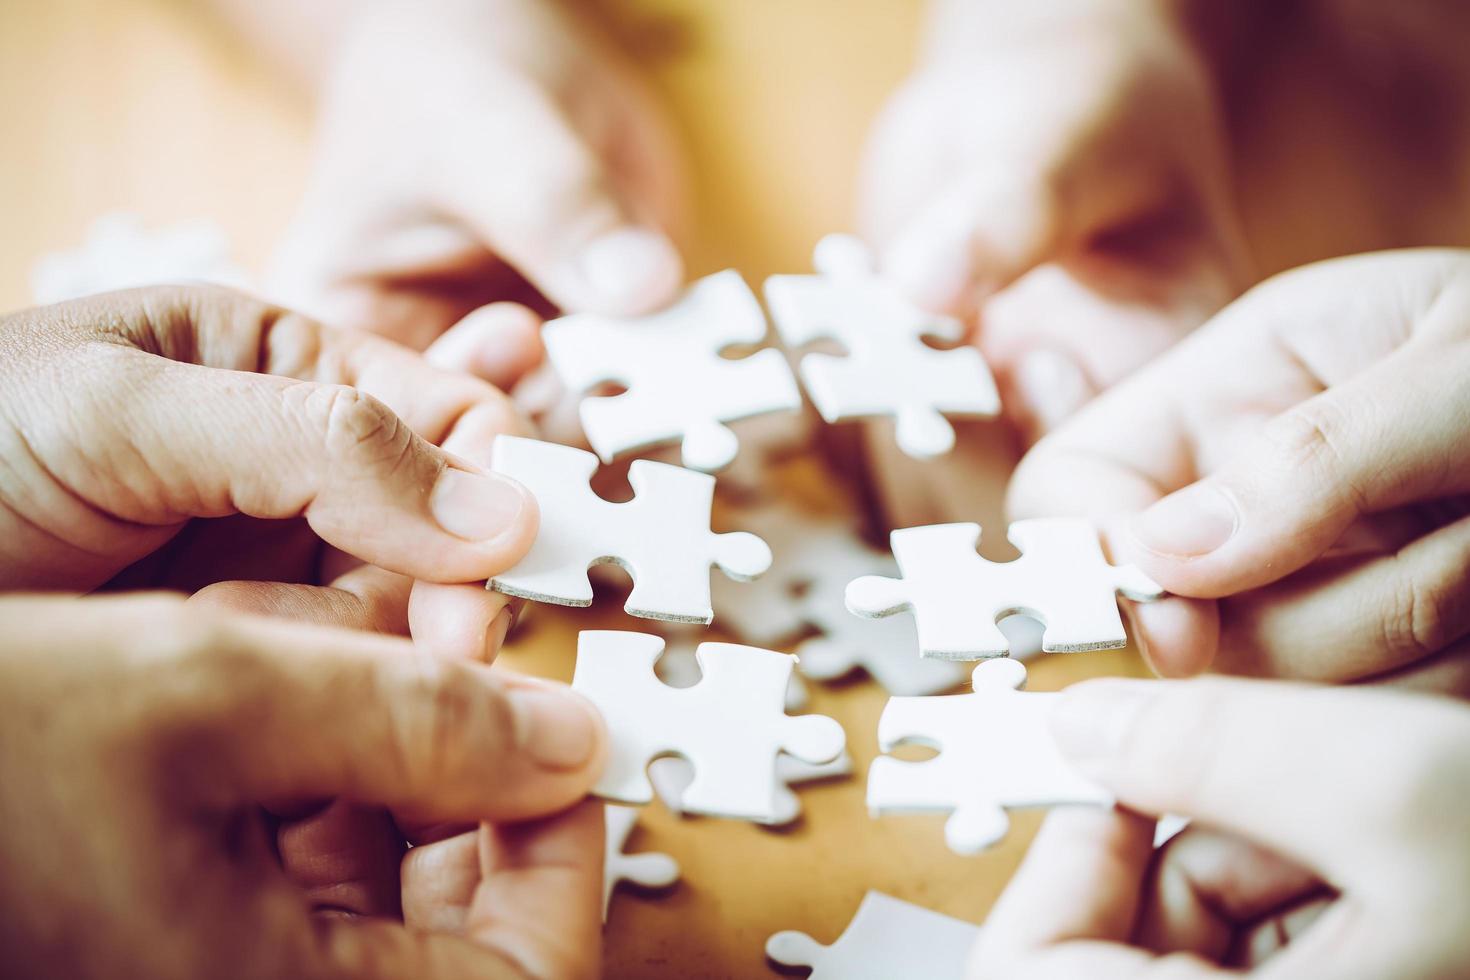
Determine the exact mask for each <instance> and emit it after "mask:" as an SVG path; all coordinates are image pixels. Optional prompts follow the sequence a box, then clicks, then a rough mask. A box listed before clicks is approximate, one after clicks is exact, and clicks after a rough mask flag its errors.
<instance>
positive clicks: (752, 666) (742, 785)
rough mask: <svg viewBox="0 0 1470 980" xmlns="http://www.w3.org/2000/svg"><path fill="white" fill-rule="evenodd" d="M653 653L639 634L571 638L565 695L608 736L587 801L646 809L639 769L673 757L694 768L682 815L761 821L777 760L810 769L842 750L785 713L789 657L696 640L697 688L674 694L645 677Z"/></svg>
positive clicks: (768, 810)
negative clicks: (592, 709)
mask: <svg viewBox="0 0 1470 980" xmlns="http://www.w3.org/2000/svg"><path fill="white" fill-rule="evenodd" d="M663 646H664V641H663V640H662V639H661V638H660V637H657V636H652V635H649V634H647V633H631V632H619V631H614V630H587V631H584V632H582V633H581V634H580V635H579V636H578V638H577V666H576V670H575V672H574V674H573V677H572V688H573V689H574V690H576V691H577V692H578V693H580V694H581V695H582V696H584V697H586V698H587V699H588V700H589V701H591V702H592V703H593V704H594V705H596V706H597V708H598V710H599V711H601V712H602V717H603V720H604V721H605V722H606V723H607V730H608V736H609V751H608V760H607V766H606V768H605V769H604V771H603V775H602V779H601V780H599V782H598V783H597V785H596V786H595V787H594V788H593V793H594V794H595V795H597V796H600V797H602V798H603V799H606V800H611V801H613V802H616V803H647V802H649V801H650V800H652V799H653V786H652V784H651V783H650V782H649V778H648V773H647V767H648V764H649V762H651V761H652V760H654V759H656V758H659V757H661V756H666V755H677V756H681V757H683V758H684V759H687V760H688V761H689V763H690V764H691V765H693V767H694V779H693V781H691V782H690V784H689V787H688V788H687V789H686V790H685V791H684V794H683V807H684V809H685V811H687V812H689V813H701V814H707V815H710V816H725V817H734V818H737V819H742V820H755V821H758V822H762V823H769V822H771V821H772V820H775V819H776V818H777V816H778V815H779V811H778V808H777V799H776V796H777V794H776V777H775V767H776V756H777V754H778V753H780V752H788V753H790V754H791V755H794V756H796V757H797V758H798V759H801V760H803V761H806V762H810V763H813V764H819V763H823V762H828V761H830V760H832V759H835V758H837V756H838V755H839V754H840V753H841V752H842V748H843V745H844V743H845V741H846V737H845V735H844V734H843V731H842V726H841V725H839V724H838V723H837V722H836V721H835V720H833V719H831V718H827V717H824V716H821V715H802V716H800V717H792V716H789V715H787V714H786V711H785V706H784V704H783V702H784V699H785V696H786V684H787V682H788V681H789V680H790V678H791V667H792V663H793V661H792V658H791V657H790V656H789V655H787V654H784V653H774V652H772V651H770V650H761V649H758V648H756V647H746V646H739V645H738V644H734V643H701V644H700V645H699V649H698V650H697V651H696V652H695V656H696V657H697V658H698V660H699V668H700V671H701V674H702V677H701V679H700V681H699V683H698V684H696V685H694V686H693V687H685V688H675V687H669V686H668V685H667V684H665V683H663V682H662V681H660V680H659V679H658V677H657V676H656V675H655V673H654V662H655V661H656V660H658V657H659V654H660V653H661V652H662V651H663Z"/></svg>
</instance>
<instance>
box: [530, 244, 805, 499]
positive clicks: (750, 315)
mask: <svg viewBox="0 0 1470 980" xmlns="http://www.w3.org/2000/svg"><path fill="white" fill-rule="evenodd" d="M766 332H767V327H766V318H765V315H764V314H763V313H762V312H761V308H760V304H759V303H758V302H757V301H756V298H755V296H754V295H753V294H752V293H751V291H750V288H749V287H748V286H746V284H745V280H744V279H742V278H741V277H740V274H739V273H738V272H736V271H734V270H733V269H729V270H726V271H724V272H718V273H715V274H714V275H712V276H706V277H705V278H703V279H700V280H699V281H697V282H695V283H693V284H692V285H691V286H690V287H689V288H688V289H687V290H685V292H684V293H683V295H681V296H680V297H679V298H678V299H677V300H675V301H674V303H673V304H672V305H670V306H669V307H667V308H666V309H663V310H660V311H658V312H656V313H651V314H648V315H645V316H636V317H615V316H604V315H599V314H591V313H577V314H572V315H570V316H565V317H561V318H560V319H557V320H553V321H552V322H550V323H548V324H547V325H546V326H545V327H544V328H543V331H542V336H543V338H544V340H545V343H546V353H547V357H548V359H549V360H550V361H551V363H552V365H553V366H554V367H555V369H556V372H557V374H558V375H560V377H561V378H562V380H563V381H564V382H565V383H566V385H567V386H568V387H569V388H572V389H575V390H576V391H579V392H580V391H587V390H590V389H592V388H595V387H596V386H597V385H600V384H606V383H615V384H619V385H622V386H623V387H624V388H626V389H627V390H626V391H623V392H622V393H620V394H617V395H612V396H592V397H588V398H585V399H584V400H583V401H582V403H581V407H580V410H579V414H580V416H581V420H582V429H583V431H584V432H585V433H586V435H587V441H588V442H589V443H591V445H592V448H593V449H594V450H595V451H596V452H597V455H598V456H600V457H601V458H602V460H603V462H607V463H610V462H612V461H613V459H615V458H616V457H617V456H619V455H621V454H622V453H625V452H631V451H636V450H639V449H646V448H649V447H653V446H659V445H664V444H667V443H673V442H677V443H679V444H680V449H681V453H682V457H683V462H684V465H686V466H689V467H692V468H694V469H697V470H703V471H705V472H710V473H713V472H716V471H718V470H721V469H723V468H724V467H725V466H727V465H729V464H730V462H731V461H732V460H734V458H735V456H736V453H737V452H738V450H739V445H740V444H739V440H738V439H737V437H736V435H735V433H734V432H733V431H731V429H730V427H729V426H728V425H726V423H728V422H733V421H736V420H738V419H744V418H750V417H752V416H756V415H762V414H765V413H768V412H779V411H792V412H794V411H797V410H798V409H800V408H801V393H800V392H799V391H798V390H797V387H796V381H795V379H794V378H793V377H792V375H791V368H790V366H789V365H788V364H787V363H786V358H785V357H784V356H783V355H782V354H781V352H780V351H777V350H774V349H767V350H761V351H757V352H755V353H753V354H750V355H749V356H746V357H742V358H738V359H730V358H726V357H723V356H721V352H722V351H725V350H727V349H729V348H731V347H735V346H740V345H752V344H759V343H761V342H762V341H764V340H765V337H766Z"/></svg>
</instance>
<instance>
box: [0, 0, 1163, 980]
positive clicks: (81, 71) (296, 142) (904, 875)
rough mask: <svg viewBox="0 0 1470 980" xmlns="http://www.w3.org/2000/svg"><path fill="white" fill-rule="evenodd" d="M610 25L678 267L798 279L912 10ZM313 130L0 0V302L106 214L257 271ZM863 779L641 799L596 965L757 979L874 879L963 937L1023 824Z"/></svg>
mask: <svg viewBox="0 0 1470 980" xmlns="http://www.w3.org/2000/svg"><path fill="white" fill-rule="evenodd" d="M607 12H608V13H609V14H611V15H612V16H614V17H616V18H617V19H618V20H619V21H620V23H622V24H623V25H624V26H625V27H626V28H627V33H629V34H631V35H634V36H636V35H637V34H638V32H639V31H646V30H648V29H649V28H650V24H652V25H653V26H654V27H656V28H657V29H658V31H660V32H662V34H663V35H665V36H668V35H671V36H673V37H675V38H677V39H678V40H679V44H678V45H676V46H675V49H674V50H672V51H670V52H669V53H668V54H667V55H666V56H665V57H662V58H660V59H656V60H655V61H654V62H653V64H652V69H651V70H652V75H653V80H654V82H655V84H656V85H657V87H658V88H659V89H660V91H661V93H662V94H663V95H664V96H665V97H666V99H667V101H668V103H669V105H670V106H671V107H672V110H673V112H674V115H675V117H676V119H677V121H678V122H679V124H680V125H681V126H682V129H683V134H684V137H685V140H686V142H687V146H688V150H689V152H690V156H691V158H692V163H693V171H694V174H695V177H696V205H697V210H696V215H697V221H696V227H695V237H694V239H693V240H692V241H691V242H690V244H689V256H690V259H691V264H692V267H693V271H694V272H695V273H704V272H707V271H712V270H715V269H718V268H724V267H730V266H733V267H735V268H738V269H740V270H741V271H743V272H744V273H745V274H746V276H747V277H748V278H749V279H750V280H751V281H759V280H760V279H761V278H763V277H764V276H765V275H767V274H769V273H771V272H776V271H800V270H803V269H806V268H808V267H809V252H810V248H811V245H812V243H813V242H814V241H815V240H816V239H817V238H818V237H820V235H822V234H823V233H825V232H827V231H831V230H838V229H844V228H848V227H850V223H851V217H850V214H851V210H850V205H851V201H852V199H853V185H854V176H855V170H856V161H857V159H858V154H859V149H860V147H861V145H862V140H863V137H864V133H865V131H866V128H867V126H868V124H869V122H870V120H871V117H872V115H873V113H874V111H875V110H876V108H877V106H878V105H879V104H880V102H881V100H882V98H883V96H884V94H885V93H886V92H888V91H889V90H890V89H891V88H892V86H893V85H894V84H895V83H896V82H897V80H898V79H899V78H901V77H902V75H903V74H904V72H905V71H906V69H907V67H908V64H909V61H910V57H911V50H912V47H913V43H914V37H915V32H916V28H917V23H918V13H919V4H918V3H917V2H911V0H881V2H873V3H850V2H847V0H803V2H801V3H779V2H774V0H752V2H740V3H729V2H721V0H661V2H660V0H645V2H639V3H637V4H626V3H625V4H617V5H609V8H608V11H607ZM833 25H840V30H839V29H834V27H833ZM670 26H672V27H674V28H676V29H675V30H673V31H672V32H670V31H669V27H670ZM310 125H311V119H310V111H309V108H308V107H307V106H306V104H305V103H304V102H303V101H302V100H301V99H300V98H299V96H297V95H296V93H294V92H293V90H292V89H291V87H290V86H289V85H288V84H286V83H285V82H283V81H281V80H279V79H276V78H274V77H272V76H271V75H270V73H269V72H268V71H267V70H266V69H265V68H264V67H263V66H261V65H260V64H258V63H257V62H256V61H255V60H254V59H253V57H252V56H251V54H250V53H249V52H247V51H245V50H243V49H242V47H241V45H240V44H239V43H238V42H237V41H235V40H234V39H233V38H232V37H231V36H230V34H229V33H228V32H227V31H225V30H224V29H222V28H221V27H220V26H218V25H216V24H213V23H211V22H210V21H209V20H208V19H207V18H205V17H204V16H203V15H202V14H201V13H199V11H198V10H196V9H194V6H193V5H190V4H187V3H183V2H169V0H133V2H128V3H118V2H115V0H113V2H107V0H12V2H9V3H4V4H0V132H3V133H4V135H5V144H6V145H5V150H4V152H3V153H0V310H4V309H13V308H16V307H19V306H23V305H25V304H26V303H27V302H28V287H27V274H28V270H29V268H30V266H31V263H32V262H33V260H34V259H35V257H36V256H37V255H38V254H40V253H42V252H44V251H47V250H53V249H58V248H65V247H71V246H74V245H76V244H77V243H78V242H80V241H81V239H82V237H83V235H84V232H85V230H86V227H87V225H88V224H89V223H90V221H91V220H92V219H93V218H94V217H96V216H97V215H99V214H102V213H104V212H107V211H111V210H125V211H132V212H136V213H139V214H141V215H142V216H143V217H144V218H145V219H146V220H147V221H148V222H149V223H150V224H166V223H170V222H176V221H182V220H192V219H199V218H205V219H210V220H213V221H216V222H218V223H219V224H220V225H222V226H223V227H224V228H225V229H226V230H227V231H228V233H229V235H230V237H231V239H232V241H233V243H234V245H235V248H236V253H237V257H238V258H240V259H241V260H242V261H243V262H244V263H246V265H247V267H250V268H259V266H260V264H261V262H262V260H263V259H264V258H265V256H266V255H267V254H268V252H269V250H270V248H271V246H272V243H273V241H274V240H275V238H276V236H277V235H278V234H279V232H280V230H281V228H282V227H283V226H284V224H285V222H286V221H287V219H288V217H289V216H290V214H291V211H292V208H293V207H294V204H295V201H296V199H297V195H298V194H299V192H300V189H301V187H302V184H303V181H304V177H305V173H306V166H307V162H308V154H307V145H308V141H309V136H310ZM780 480H781V485H782V486H783V488H785V489H786V490H787V491H788V492H790V493H792V494H795V495H797V496H799V497H801V498H803V499H804V500H806V501H807V502H808V503H809V504H810V505H812V506H815V507H818V508H823V509H831V508H833V507H834V506H836V504H835V503H834V501H833V497H832V495H831V494H829V493H828V492H827V488H826V482H825V477H824V475H823V473H822V471H821V470H820V468H818V467H817V466H816V465H815V464H813V463H812V462H811V461H798V462H797V463H795V464H793V465H792V466H789V467H787V471H785V472H783V473H782V474H780ZM977 516H978V515H977ZM620 602H621V597H617V598H616V601H614V602H607V601H604V602H601V603H600V604H599V605H598V606H597V607H594V609H592V610H590V611H583V612H576V611H564V610H553V609H550V608H547V607H540V608H537V609H535V611H534V614H533V615H532V616H530V617H529V618H528V621H527V623H526V627H525V629H524V630H522V631H521V632H520V634H519V635H518V636H517V637H516V638H515V640H514V642H513V643H512V645H511V647H510V648H509V649H508V651H507V653H506V654H505V659H506V661H507V662H509V663H511V664H513V665H514V666H516V667H518V668H522V669H527V670H533V671H536V672H540V673H543V674H546V675H549V676H556V677H562V678H565V679H570V676H571V668H572V656H573V648H574V643H575V633H576V630H578V629H581V628H608V627H614V628H637V623H636V621H632V620H629V619H628V618H627V617H624V616H623V615H622V613H621V611H620V609H619V606H620ZM1137 670H1138V663H1137V660H1136V658H1134V657H1133V655H1132V654H1131V653H1125V652H1117V653H1108V654H1089V655H1074V656H1057V657H1049V658H1044V660H1043V661H1042V662H1041V663H1039V664H1037V665H1035V666H1034V668H1033V670H1032V682H1031V687H1032V689H1035V690H1050V689H1054V688H1057V687H1060V686H1063V685H1065V684H1067V683H1070V682H1071V681H1073V680H1076V679H1078V678H1080V677H1082V676H1085V675H1092V674H1099V673H1117V672H1136V671H1137ZM883 703H884V695H883V693H882V692H881V691H880V690H879V689H878V688H877V687H876V686H875V685H874V684H873V683H871V682H870V681H866V680H861V681H852V682H848V683H842V684H838V685H836V686H833V687H826V688H822V687H814V693H813V697H812V702H811V706H810V710H812V711H817V712H821V713H824V714H830V715H833V716H835V717H836V718H838V719H839V720H840V721H841V722H842V724H843V726H844V727H845V728H846V730H847V734H848V740H849V747H850V749H851V752H852V755H853V758H854V761H855V763H856V766H857V771H858V773H859V774H861V773H862V772H864V771H865V770H866V768H867V765H868V763H869V762H870V761H871V760H872V758H873V756H874V755H875V753H876V748H877V746H876V737H875V734H874V733H875V731H876V724H877V719H878V715H879V712H880V711H881V709H882V706H883ZM863 787H864V781H863V779H862V778H861V775H859V776H857V777H855V778H852V779H848V780H845V781H839V782H832V783H829V784H823V785H817V786H814V787H812V788H810V789H804V790H802V791H801V794H800V795H801V799H802V803H803V805H804V807H805V817H804V819H803V820H802V821H801V822H800V823H799V824H798V825H797V826H796V827H794V828H793V829H789V830H784V831H779V832H772V831H767V830H762V829H758V828H756V827H754V826H752V825H748V824H744V823H738V822H731V821H719V820H711V819H685V820H680V819H677V818H674V817H672V816H670V815H669V814H668V813H667V812H666V811H664V810H663V809H662V808H661V807H660V806H658V805H657V804H655V805H654V806H652V807H649V808H647V809H646V810H645V812H644V816H643V822H642V824H641V829H640V830H639V831H637V832H636V833H635V836H634V838H633V839H632V841H631V842H630V847H631V849H632V850H659V851H665V852H667V853H669V854H672V855H673V856H674V857H675V858H677V859H678V861H679V863H680V865H681V867H682V869H683V875H682V880H681V881H680V883H679V884H678V885H677V886H676V887H675V888H674V889H673V890H672V891H670V892H669V893H667V894H664V895H661V896H657V897H649V896H645V895H641V894H634V893H629V892H624V893H622V894H620V895H619V896H618V897H617V898H615V900H614V902H613V906H612V912H611V921H610V923H609V925H608V928H607V953H606V961H607V975H608V976H611V977H630V978H632V977H636V978H660V977H680V978H693V977H747V976H752V977H759V976H764V975H768V968H767V966H766V964H765V961H764V956H763V952H762V949H763V946H764V943H765V940H766V937H767V936H769V935H770V934H771V933H774V932H776V931H778V930H781V929H790V928H794V929H801V930H804V931H807V932H810V933H811V934H812V935H813V936H815V937H816V938H817V939H818V940H820V941H823V942H830V941H832V940H833V939H834V938H836V936H837V935H838V933H839V932H840V931H841V930H842V928H843V927H844V925H845V924H846V923H847V921H848V919H849V918H850V917H851V916H852V914H853V912H854V911H855V910H856V908H857V905H858V902H859V900H860V899H861V897H862V895H863V893H864V892H865V891H866V890H867V889H870V888H873V889H879V890H882V891H885V892H888V893H889V894H892V895H895V896H898V897H900V898H904V899H908V900H910V901H913V902H917V903H920V904H922V905H925V906H927V907H929V908H933V909H937V910H939V911H942V912H946V913H949V914H951V915H955V916H959V917H962V918H965V919H969V920H971V921H976V922H978V921H980V920H981V919H982V918H983V917H984V915H985V913H986V911H987V909H988V908H989V907H990V905H991V903H992V902H993V901H994V900H995V898H996V896H997V895H998V894H999V892H1000V890H1001V888H1002V887H1003V886H1004V884H1005V881H1006V879H1007V878H1008V876H1009V875H1010V873H1011V872H1012V870H1013V869H1014V868H1015V866H1016V864H1017V863H1018V861H1019V860H1020V857H1021V855H1022V853H1023V852H1024V849H1025V847H1026V844H1027V842H1028V841H1029V839H1030V837H1031V835H1032V833H1033V831H1034V829H1035V826H1036V823H1037V820H1036V818H1035V817H1034V816H1030V815H1021V816H1018V817H1017V818H1016V819H1014V821H1013V823H1014V830H1013V832H1012V833H1011V835H1010V836H1009V837H1008V838H1007V839H1006V840H1005V842H1004V843H1003V844H1001V845H1000V846H999V847H997V848H995V849H994V850H993V851H991V852H988V853H986V854H984V855H982V856H979V857H973V858H959V857H957V856H955V855H953V854H951V853H950V852H948V851H947V850H946V849H945V847H944V844H943V842H942V839H941V826H942V823H943V821H942V819H941V818H927V817H905V818H887V819H884V820H877V821H875V820H871V819H869V817H868V815H867V813H866V811H865V808H864V805H863Z"/></svg>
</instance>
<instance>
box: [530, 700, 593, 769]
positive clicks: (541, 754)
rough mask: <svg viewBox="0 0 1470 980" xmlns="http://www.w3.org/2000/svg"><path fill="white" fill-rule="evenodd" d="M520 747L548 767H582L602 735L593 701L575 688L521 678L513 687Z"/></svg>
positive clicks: (590, 756)
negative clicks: (574, 689) (574, 691)
mask: <svg viewBox="0 0 1470 980" xmlns="http://www.w3.org/2000/svg"><path fill="white" fill-rule="evenodd" d="M509 693H510V705H511V712H512V715H513V717H514V719H515V736H516V746H517V748H519V749H521V750H522V751H523V752H525V753H526V755H528V756H530V757H531V758H532V759H533V760H535V762H536V764H537V765H539V766H542V767H543V768H546V769H580V768H581V767H583V766H585V765H586V764H587V763H588V762H589V761H590V760H591V759H592V755H593V753H594V752H595V751H596V749H597V743H598V740H599V739H600V737H601V722H600V721H599V720H598V718H597V716H596V714H595V711H596V709H595V708H593V707H592V705H591V703H590V702H588V701H587V700H586V699H585V698H583V697H582V696H581V695H579V694H574V693H573V692H572V690H571V688H568V687H566V686H564V685H561V684H552V683H549V682H540V681H526V680H518V681H517V682H516V684H515V686H513V687H511V688H510V692H509Z"/></svg>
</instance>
